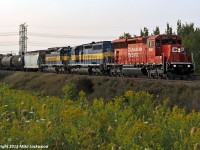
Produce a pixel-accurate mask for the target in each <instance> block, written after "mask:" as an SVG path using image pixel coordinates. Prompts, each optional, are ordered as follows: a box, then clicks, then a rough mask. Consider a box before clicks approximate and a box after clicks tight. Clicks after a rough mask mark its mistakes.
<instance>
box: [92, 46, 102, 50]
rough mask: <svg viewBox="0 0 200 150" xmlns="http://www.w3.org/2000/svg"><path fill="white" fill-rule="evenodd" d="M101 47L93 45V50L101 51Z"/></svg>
mask: <svg viewBox="0 0 200 150" xmlns="http://www.w3.org/2000/svg"><path fill="white" fill-rule="evenodd" d="M102 49H103V45H93V50H102Z"/></svg>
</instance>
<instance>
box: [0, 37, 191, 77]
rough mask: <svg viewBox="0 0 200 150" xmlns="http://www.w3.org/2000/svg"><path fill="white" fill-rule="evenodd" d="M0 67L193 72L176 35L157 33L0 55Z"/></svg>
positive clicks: (120, 72) (159, 73)
mask: <svg viewBox="0 0 200 150" xmlns="http://www.w3.org/2000/svg"><path fill="white" fill-rule="evenodd" d="M0 68H1V69H2V70H21V71H42V72H47V71H54V72H57V73H69V74H88V75H109V76H134V77H137V76H146V77H148V78H165V79H175V78H181V79H186V78H190V76H191V75H192V74H193V73H194V62H193V58H192V55H191V56H189V55H188V54H186V51H185V48H184V46H183V45H182V40H181V38H180V37H179V36H177V35H168V34H161V35H153V36H147V37H133V38H129V39H127V38H124V39H117V40H114V41H102V42H92V43H89V44H82V45H78V46H75V47H70V46H68V47H56V48H49V49H47V50H38V51H30V52H27V53H25V54H24V55H14V56H13V55H0Z"/></svg>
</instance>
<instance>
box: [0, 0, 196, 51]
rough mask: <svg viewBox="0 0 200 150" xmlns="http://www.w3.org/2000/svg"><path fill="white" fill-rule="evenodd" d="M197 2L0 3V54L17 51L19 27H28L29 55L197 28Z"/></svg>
mask: <svg viewBox="0 0 200 150" xmlns="http://www.w3.org/2000/svg"><path fill="white" fill-rule="evenodd" d="M199 6H200V1H199V0H190V1H189V0H167V1H164V0H139V1H136V0H0V53H10V52H12V53H17V52H18V51H19V35H18V34H19V25H20V24H23V23H25V22H26V24H27V25H28V28H27V33H28V45H27V50H28V51H33V50H40V49H47V48H49V47H57V46H75V45H79V44H85V43H90V42H92V41H96V42H97V41H103V40H106V41H108V40H114V39H117V38H118V37H119V36H120V35H122V34H123V33H124V32H129V33H130V34H131V35H139V34H140V30H141V29H142V28H144V27H147V28H148V29H149V33H152V32H153V29H155V28H156V26H159V27H160V30H161V33H164V32H165V29H166V24H167V22H168V23H169V25H170V26H172V29H173V31H176V23H177V20H181V22H182V23H186V22H187V23H194V25H195V27H200V9H199Z"/></svg>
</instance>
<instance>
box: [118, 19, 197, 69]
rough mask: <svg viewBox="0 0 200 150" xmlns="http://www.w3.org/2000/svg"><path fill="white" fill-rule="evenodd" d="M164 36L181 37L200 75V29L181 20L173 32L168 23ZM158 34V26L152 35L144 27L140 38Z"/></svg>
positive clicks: (128, 35) (129, 35)
mask: <svg viewBox="0 0 200 150" xmlns="http://www.w3.org/2000/svg"><path fill="white" fill-rule="evenodd" d="M165 33H166V34H177V35H179V36H181V38H182V41H183V45H184V46H185V48H186V52H187V53H193V56H194V62H195V71H196V73H200V59H199V58H200V28H198V27H195V26H194V23H182V22H181V20H178V21H177V28H176V29H175V30H174V29H173V28H172V26H170V24H169V23H167V25H166V29H165ZM158 34H162V33H161V32H160V28H159V26H156V28H155V29H154V30H153V33H152V34H150V33H149V29H148V28H147V27H144V28H143V29H141V30H140V36H149V35H158ZM131 37H132V36H131V34H130V33H124V34H123V35H122V36H120V38H131Z"/></svg>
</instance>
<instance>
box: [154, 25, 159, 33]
mask: <svg viewBox="0 0 200 150" xmlns="http://www.w3.org/2000/svg"><path fill="white" fill-rule="evenodd" d="M153 34H154V35H159V34H160V29H159V27H158V26H156V29H155V30H153Z"/></svg>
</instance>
